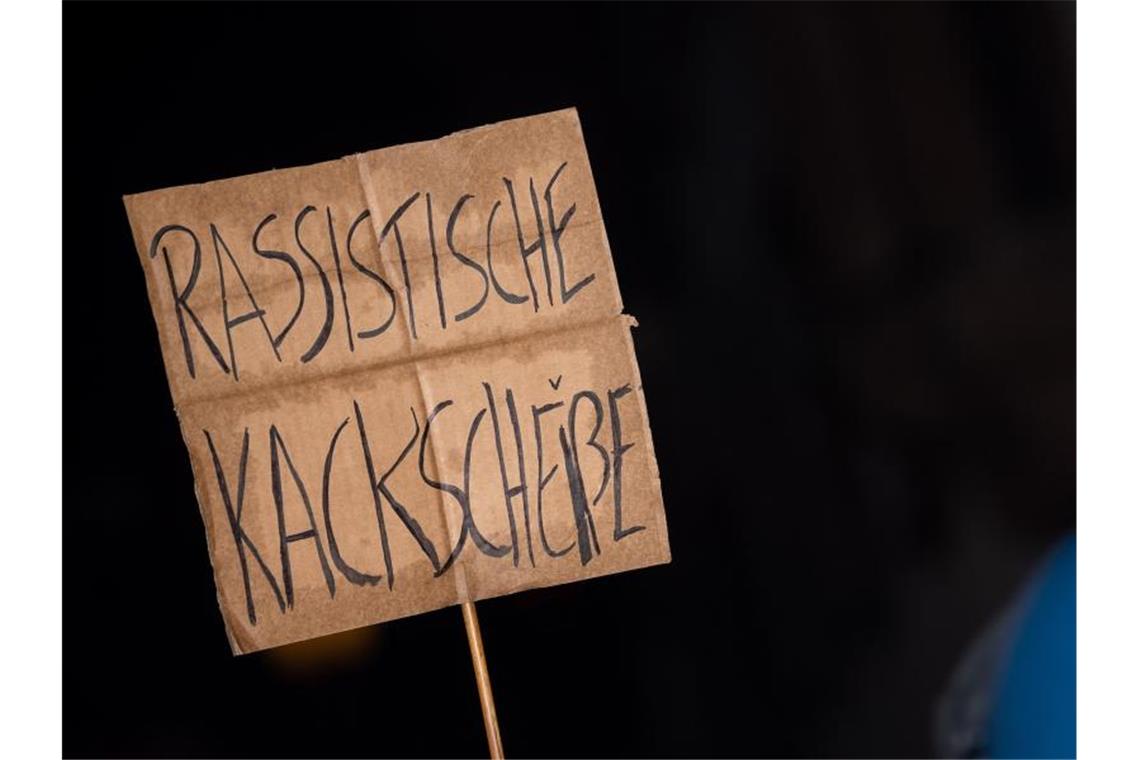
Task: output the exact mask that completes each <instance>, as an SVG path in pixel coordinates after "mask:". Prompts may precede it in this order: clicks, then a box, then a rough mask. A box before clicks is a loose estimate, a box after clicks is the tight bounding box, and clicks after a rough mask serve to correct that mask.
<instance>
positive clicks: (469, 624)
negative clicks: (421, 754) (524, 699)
mask: <svg viewBox="0 0 1140 760" xmlns="http://www.w3.org/2000/svg"><path fill="white" fill-rule="evenodd" d="M462 606H463V625H464V626H465V627H466V628H467V643H468V644H469V645H470V647H471V665H472V667H474V668H475V683H476V684H477V685H478V686H479V703H480V705H481V706H482V707H483V727H484V728H485V729H487V749H488V750H489V751H490V753H491V760H502V758H503V739H502V737H500V736H499V719H498V717H497V716H496V715H495V696H494V695H493V694H492V693H491V675H490V674H489V673H488V672H487V657H486V655H484V654H483V634H482V633H480V631H479V616H478V615H476V614H475V603H474V602H464V603H463V605H462Z"/></svg>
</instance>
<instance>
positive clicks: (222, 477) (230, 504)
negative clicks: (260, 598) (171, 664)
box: [202, 428, 285, 625]
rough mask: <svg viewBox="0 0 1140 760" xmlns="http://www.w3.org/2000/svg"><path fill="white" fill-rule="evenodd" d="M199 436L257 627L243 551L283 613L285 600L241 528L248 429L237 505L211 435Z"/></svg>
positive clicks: (250, 619) (244, 436)
mask: <svg viewBox="0 0 1140 760" xmlns="http://www.w3.org/2000/svg"><path fill="white" fill-rule="evenodd" d="M202 433H203V434H204V435H205V436H206V445H207V446H209V448H210V458H211V459H213V461H214V475H215V476H216V477H217V479H218V490H219V491H221V494H222V504H223V505H224V506H225V508H226V517H227V519H228V520H229V524H230V531H231V533H232V534H233V537H234V544H235V546H236V547H237V553H238V564H239V565H240V566H241V580H242V584H243V585H244V587H245V608H246V613H247V614H248V615H249V623H250V625H257V611H256V610H255V609H254V606H253V593H252V591H251V589H250V583H249V565H248V563H247V562H246V558H245V552H246V549H248V550H249V552H250V554H252V555H253V558H254V560H256V561H257V565H258V567H260V568H261V572H262V573H264V574H265V580H267V581H269V587H270V588H271V589H272V590H273V596H274V597H276V599H277V606H278V607H279V608H280V609H281V611H282V612H284V611H285V599H284V598H283V597H282V596H281V588H280V587H279V586H278V585H277V579H276V578H274V577H273V573H271V572H270V571H269V568H268V567H267V566H266V564H265V560H263V559H262V558H261V552H259V551H258V550H257V546H256V545H255V544H254V543H253V539H251V538H250V537H249V535H248V534H247V533H246V532H245V530H244V529H243V528H242V527H241V515H242V509H243V507H244V506H245V470H246V465H247V464H248V463H249V428H246V429H245V433H244V435H243V436H242V440H241V460H240V462H239V464H238V485H237V504H236V505H235V504H234V501H233V499H231V498H230V489H229V486H228V485H227V483H226V474H225V471H224V470H223V469H222V463H221V461H219V459H218V452H217V449H215V448H214V440H213V439H212V438H211V437H210V433H209V432H208V431H206V430H203V431H202Z"/></svg>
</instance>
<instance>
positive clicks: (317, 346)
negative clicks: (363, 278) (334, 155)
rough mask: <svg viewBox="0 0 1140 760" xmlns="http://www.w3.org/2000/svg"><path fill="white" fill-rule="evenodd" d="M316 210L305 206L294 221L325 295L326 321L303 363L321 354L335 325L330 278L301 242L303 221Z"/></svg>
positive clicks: (306, 254)
mask: <svg viewBox="0 0 1140 760" xmlns="http://www.w3.org/2000/svg"><path fill="white" fill-rule="evenodd" d="M316 210H317V208H316V206H305V208H303V209H301V213H299V214H297V219H296V220H295V221H294V222H293V237H294V238H296V240H297V247H298V248H300V249H301V253H302V254H304V256H305V258H307V259H308V260H309V263H310V264H312V265H313V267H314V268H315V269H316V270H317V276H318V277H320V278H321V291H322V292H323V293H324V296H325V321H324V323H323V324H322V325H321V330H320V332H319V333H317V337H316V339H315V340H314V341H313V344H312V345H311V346H309V349H308V350H307V351H305V353H304V354H303V355H302V356H301V362H302V363H303V364H307V363H308V362H311V361H312V360H313V359H315V358H316V357H317V354H319V353H320V352H321V350H322V349H323V348H324V347H325V344H326V343H328V340H329V334H330V333H332V326H333V292H332V285H330V284H329V278H328V277H327V276H326V275H325V270H324V267H322V266H321V265H320V262H318V261H317V259H316V257H315V256H313V254H312V253H310V252H309V249H308V248H306V247H305V244H304V243H303V242H301V222H303V221H304V220H305V217H306V216H308V215H309V213H310V212H313V211H316ZM332 246H333V250H334V251H335V250H336V242H335V241H333V243H332ZM304 292H305V290H304V288H302V289H301V293H302V294H303V293H304Z"/></svg>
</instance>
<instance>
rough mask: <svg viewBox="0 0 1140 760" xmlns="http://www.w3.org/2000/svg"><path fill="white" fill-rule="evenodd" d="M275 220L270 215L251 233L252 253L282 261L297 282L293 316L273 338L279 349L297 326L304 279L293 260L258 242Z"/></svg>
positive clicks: (272, 215)
mask: <svg viewBox="0 0 1140 760" xmlns="http://www.w3.org/2000/svg"><path fill="white" fill-rule="evenodd" d="M276 218H277V214H270V215H269V216H267V217H265V218H264V219H262V220H261V222H260V223H259V224H258V225H257V229H255V230H254V231H253V252H254V253H256V254H257V255H258V256H260V257H261V258H263V259H270V260H272V261H284V262H285V263H286V264H287V265H288V266H289V269H291V270H292V271H293V279H295V280H296V281H297V294H298V295H297V308H296V309H295V310H294V311H293V316H292V317H290V318H289V321H288V322H286V323H285V326H284V327H282V328H281V332H279V333H277V336H276V337H274V338H273V345H274V346H275V347H280V345H281V343H282V342H283V341H284V340H285V336H286V335H288V334H289V331H290V330H292V329H293V325H295V324H297V318H298V317H300V316H301V310H302V309H304V308H305V278H304V276H302V274H301V265H300V264H298V263H297V260H296V259H295V258H293V257H292V256H290V255H289V254H288V253H285V252H284V251H273V250H269V249H263V248H262V247H261V245H260V243H259V242H258V238H259V237H261V231H262V230H263V229H265V225H267V224H269V223H270V222H272V221H273V220H275V219H276Z"/></svg>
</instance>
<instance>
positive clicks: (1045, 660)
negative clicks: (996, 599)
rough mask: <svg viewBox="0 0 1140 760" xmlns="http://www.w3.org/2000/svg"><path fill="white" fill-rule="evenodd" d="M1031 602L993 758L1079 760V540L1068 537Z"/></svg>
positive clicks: (993, 720) (1002, 698) (1003, 686)
mask: <svg viewBox="0 0 1140 760" xmlns="http://www.w3.org/2000/svg"><path fill="white" fill-rule="evenodd" d="M1029 593H1030V597H1029V599H1028V600H1027V607H1026V610H1025V614H1024V617H1023V618H1022V621H1021V625H1020V627H1019V630H1018V631H1017V632H1016V633H1015V634H1014V638H1013V641H1012V647H1011V648H1010V650H1009V659H1008V662H1007V663H1006V666H1005V669H1004V675H1003V677H1002V678H1001V680H1000V685H999V686H998V690H997V699H996V701H995V703H994V706H993V712H992V714H991V717H990V725H989V741H988V742H987V750H988V751H987V754H988V755H990V756H991V757H1076V753H1077V542H1076V537H1075V536H1071V537H1069V538H1068V539H1066V540H1065V541H1064V542H1063V543H1062V544H1061V545H1060V546H1059V547H1058V548H1057V549H1055V550H1054V552H1053V555H1052V557H1051V558H1050V559H1049V560H1048V561H1047V562H1046V564H1045V565H1044V567H1043V568H1042V569H1041V570H1040V571H1039V573H1038V576H1037V577H1036V578H1034V580H1033V581H1031V582H1030V592H1029Z"/></svg>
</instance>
